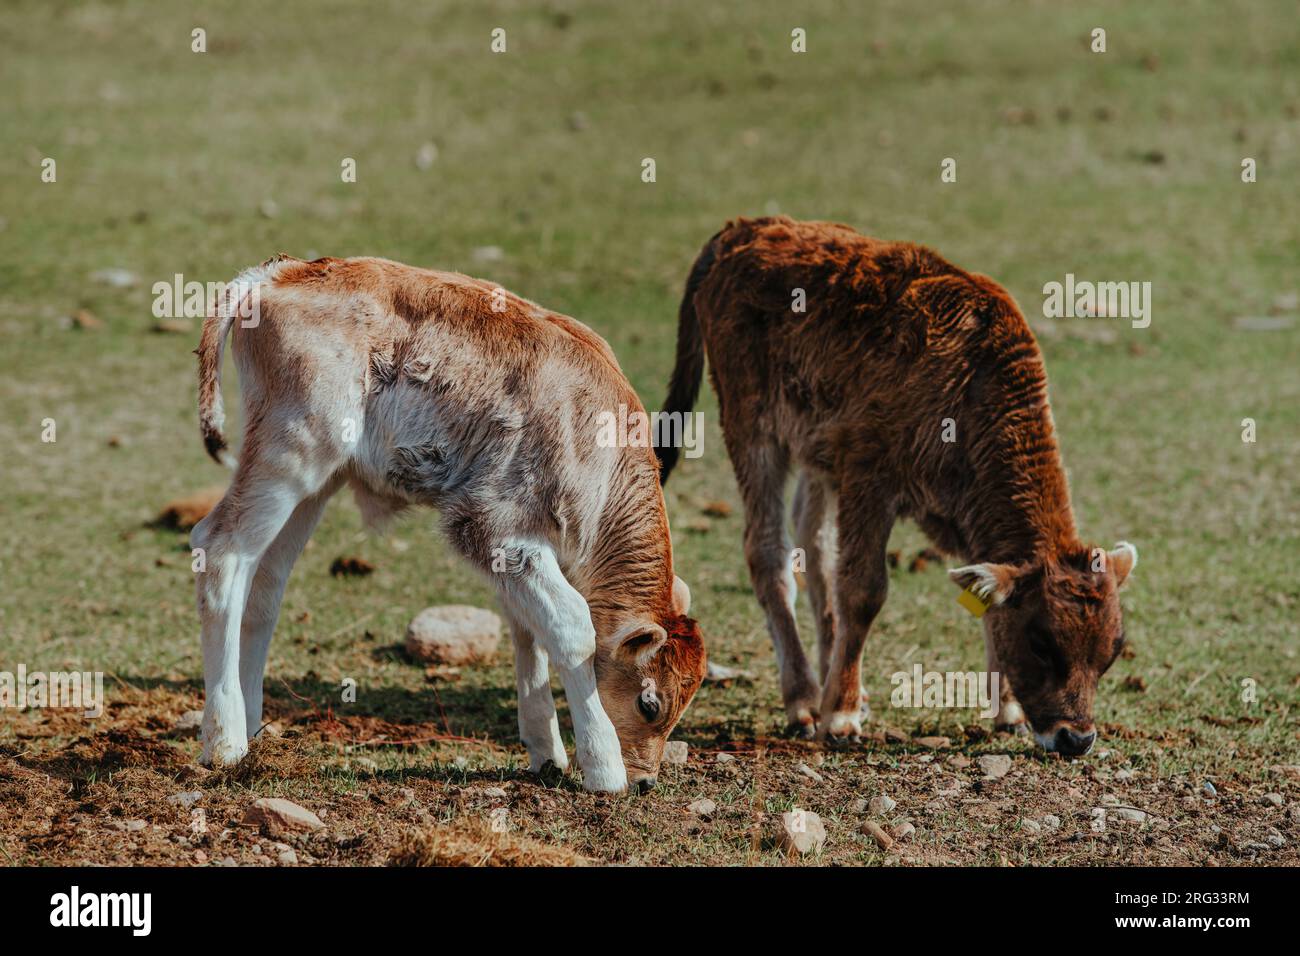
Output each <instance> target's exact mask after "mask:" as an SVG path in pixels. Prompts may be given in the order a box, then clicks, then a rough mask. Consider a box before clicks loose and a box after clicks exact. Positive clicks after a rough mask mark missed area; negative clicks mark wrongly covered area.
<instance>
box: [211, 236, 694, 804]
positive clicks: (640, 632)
mask: <svg viewBox="0 0 1300 956" xmlns="http://www.w3.org/2000/svg"><path fill="white" fill-rule="evenodd" d="M232 288H234V289H235V290H237V291H236V292H235V294H234V295H233V296H231V297H230V298H229V300H228V301H226V302H225V303H224V304H223V307H222V308H220V309H214V311H213V313H212V314H211V315H209V317H208V319H207V320H206V321H205V323H204V326H203V335H202V340H201V343H200V346H199V349H198V355H199V412H200V421H201V424H202V429H203V437H204V441H205V443H206V445H207V448H208V451H209V453H211V454H212V456H213V457H214V458H217V459H218V460H226V459H227V458H228V457H229V456H228V454H227V452H226V451H225V447H226V444H225V439H224V437H223V435H222V431H221V427H222V421H223V414H222V408H221V356H222V349H223V345H224V342H225V338H226V335H227V333H228V332H229V331H230V330H231V329H232V327H233V333H231V340H232V345H231V347H232V351H233V354H234V357H235V362H236V365H237V366H238V369H239V374H240V380H241V385H242V393H243V408H244V442H243V447H242V449H241V452H240V456H239V461H238V464H237V466H236V468H235V473H234V477H233V480H232V481H231V484H230V488H229V490H228V491H227V492H226V494H225V497H224V498H222V500H221V502H220V503H219V504H218V505H217V506H216V507H215V508H214V509H213V511H212V512H211V513H210V514H209V515H208V516H207V517H206V518H204V519H203V521H201V522H200V523H199V524H198V525H197V526H196V527H195V529H194V532H193V535H192V538H191V543H192V545H193V546H194V547H196V548H202V549H204V551H205V552H206V568H207V569H206V571H205V572H203V573H201V574H199V575H198V608H199V616H200V618H201V621H202V643H203V671H204V685H205V689H206V701H205V706H204V716H203V733H202V736H203V753H202V758H201V759H202V760H203V761H204V762H206V763H211V764H217V765H226V764H232V763H235V762H237V761H239V760H240V759H241V758H242V757H243V756H244V754H245V753H246V752H247V749H248V745H247V741H248V739H249V738H250V737H251V736H252V735H254V734H255V733H256V732H257V731H258V729H259V728H260V724H261V717H262V676H263V672H264V670H265V667H266V657H267V648H268V646H269V645H270V641H271V634H272V631H273V629H274V627H275V622H276V618H277V616H278V614H279V608H280V599H281V596H282V595H283V593H284V587H285V582H286V580H287V579H288V577H289V571H290V569H291V568H292V567H293V564H294V561H295V560H296V559H297V557H298V555H299V553H300V552H301V551H302V548H303V545H304V544H305V543H306V541H307V539H308V538H309V537H310V535H311V533H312V529H313V528H314V527H315V525H316V522H317V520H318V519H319V518H320V515H321V512H322V510H323V509H324V507H325V503H326V501H328V500H329V498H330V496H331V495H332V494H334V492H335V491H337V490H338V489H339V488H340V487H341V486H342V485H344V484H347V485H350V486H351V488H352V490H353V493H354V495H355V497H356V500H357V503H358V505H359V506H360V508H361V511H362V513H363V516H364V517H365V518H366V519H367V521H368V522H371V523H374V522H376V521H380V520H382V519H384V518H386V517H388V516H390V515H392V514H394V513H396V512H399V511H401V510H402V509H404V508H406V507H408V506H410V505H414V504H422V505H430V506H433V507H435V508H437V509H438V511H439V512H440V514H441V519H442V526H443V529H444V531H445V533H446V536H447V538H448V539H449V540H450V542H451V544H452V545H453V547H455V548H456V550H458V551H459V552H460V553H461V554H462V555H463V556H464V557H465V558H466V559H467V560H468V561H469V562H470V563H471V564H472V565H474V566H475V567H477V568H479V569H480V570H481V571H483V572H484V573H485V574H487V576H488V577H489V579H490V580H491V581H492V582H493V583H494V584H495V586H496V591H497V594H498V596H499V599H500V602H501V605H502V607H503V609H504V611H505V614H506V616H507V618H508V619H509V622H510V626H511V633H512V636H513V638H514V643H515V668H516V677H517V682H518V690H519V730H520V735H521V736H522V738H523V742H524V744H525V746H526V747H527V748H528V754H529V762H530V766H531V767H532V768H533V769H534V770H540V769H541V767H542V766H543V765H544V764H545V763H547V762H550V763H554V764H556V765H558V766H559V767H561V768H563V767H565V766H567V764H568V760H567V757H566V755H565V750H564V745H563V743H562V741H561V738H560V732H559V724H558V720H557V717H556V711H555V703H554V701H553V700H552V697H551V689H550V679H549V674H548V661H549V663H550V664H553V665H554V666H555V667H556V668H557V670H558V671H559V674H560V678H561V680H562V682H563V684H564V688H565V693H566V696H567V699H568V704H569V709H570V711H571V713H572V716H573V723H574V731H575V737H576V749H577V758H578V763H579V765H580V766H581V768H582V770H583V782H584V785H585V786H586V787H587V788H589V789H592V790H601V791H617V790H621V789H624V788H625V787H626V785H627V781H628V778H629V776H630V777H631V779H632V781H633V782H634V783H636V784H638V785H639V787H640V788H641V789H648V787H649V786H651V785H653V783H654V778H655V773H656V771H657V769H658V766H659V762H660V759H661V757H662V754H663V746H664V741H665V739H666V738H667V736H668V734H669V732H670V731H671V730H672V728H673V726H674V725H675V724H676V723H677V720H678V718H679V717H680V716H681V714H682V711H683V710H684V709H685V708H686V705H687V704H688V703H689V702H690V699H691V697H692V695H693V694H694V693H695V691H696V689H697V688H698V687H699V685H700V682H701V680H702V678H703V674H704V666H705V661H704V646H703V642H702V640H701V637H700V633H699V628H698V627H697V625H696V623H695V622H694V621H693V620H691V619H690V618H689V617H687V616H686V612H687V610H688V604H689V592H688V591H687V589H686V587H685V585H684V584H683V583H682V582H681V581H680V580H678V579H676V578H675V577H674V575H673V564H672V546H671V542H670V540H669V535H668V520H667V517H666V515H665V511H664V504H663V495H662V492H661V491H660V487H659V482H658V475H657V464H656V462H655V458H654V454H653V453H652V451H651V450H650V449H649V448H648V447H604V445H603V444H602V442H600V441H599V440H598V435H599V434H600V429H601V425H602V423H603V422H604V421H605V419H606V417H607V415H620V414H621V415H631V414H633V413H638V412H640V413H641V414H644V412H643V410H642V406H641V403H640V402H639V401H638V399H637V397H636V394H635V393H634V392H633V391H632V388H631V387H630V386H629V384H628V382H627V380H626V379H625V378H624V376H623V374H622V371H621V370H620V369H619V366H618V363H617V361H616V360H615V359H614V355H613V353H612V352H611V351H610V349H609V347H608V345H606V343H605V342H604V341H603V340H602V339H601V338H600V337H599V336H597V335H596V334H595V333H593V332H592V331H591V330H590V329H588V328H587V327H586V326H584V325H582V324H581V323H579V322H576V321H574V320H573V319H570V318H568V317H566V316H562V315H558V314H556V313H554V312H550V311H547V310H546V309H543V308H541V307H539V306H537V305H535V304H533V303H531V302H527V301H525V300H523V299H521V298H519V297H518V296H515V295H511V294H509V293H506V292H504V291H503V290H501V289H500V288H498V287H496V286H493V285H491V284H490V283H487V282H482V281H479V280H476V279H471V278H468V277H466V276H463V275H457V274H451V273H445V272H431V271H427V270H423V269H416V268H412V267H409V266H404V265H400V264H398V263H395V262H390V261H387V260H384V259H317V260H315V261H313V262H305V261H303V260H300V259H293V258H289V257H285V256H277V257H276V258H274V259H271V260H270V261H268V262H266V263H263V264H262V265H261V266H259V267H257V268H254V269H251V270H248V271H247V272H245V273H244V274H242V275H241V276H240V277H238V278H237V279H236V280H235V281H234V283H232ZM234 299H239V301H238V302H235V301H233V300H234ZM250 303H252V304H253V305H254V306H255V307H254V308H250V307H249V306H250ZM236 319H238V321H236ZM620 424H621V425H622V426H623V427H626V422H623V423H620ZM604 444H608V443H604ZM620 758H621V759H620ZM625 765H626V767H625Z"/></svg>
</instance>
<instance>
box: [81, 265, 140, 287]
mask: <svg viewBox="0 0 1300 956" xmlns="http://www.w3.org/2000/svg"><path fill="white" fill-rule="evenodd" d="M90 278H91V281H92V282H99V283H101V284H103V285H111V286H113V288H115V289H129V288H130V287H131V286H133V285H135V284H136V283H137V282H139V281H140V280H139V279H138V278H137V277H136V275H135V273H133V272H131V271H130V270H128V269H116V268H114V269H99V270H97V271H95V272H92V273H91V274H90Z"/></svg>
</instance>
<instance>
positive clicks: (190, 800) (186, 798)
mask: <svg viewBox="0 0 1300 956" xmlns="http://www.w3.org/2000/svg"><path fill="white" fill-rule="evenodd" d="M202 799H203V791H202V790H187V791H185V792H184V793H173V794H172V795H171V796H170V797H168V798H167V802H168V803H170V804H172V805H173V806H177V807H180V808H181V809H182V810H188V809H189V808H190V807H192V806H194V804H196V803H198V802H199V801H200V800H202Z"/></svg>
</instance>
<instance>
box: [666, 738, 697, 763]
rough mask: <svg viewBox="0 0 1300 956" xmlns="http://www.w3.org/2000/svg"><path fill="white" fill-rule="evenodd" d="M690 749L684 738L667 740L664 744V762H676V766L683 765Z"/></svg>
mask: <svg viewBox="0 0 1300 956" xmlns="http://www.w3.org/2000/svg"><path fill="white" fill-rule="evenodd" d="M690 749H691V748H690V747H689V746H688V745H687V743H686V741H684V740H670V741H668V743H666V744H664V763H671V764H677V765H678V766H682V765H684V764H685V763H686V756H687V754H688V753H690Z"/></svg>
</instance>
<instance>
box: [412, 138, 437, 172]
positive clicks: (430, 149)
mask: <svg viewBox="0 0 1300 956" xmlns="http://www.w3.org/2000/svg"><path fill="white" fill-rule="evenodd" d="M437 159H438V147H437V146H436V145H435V144H433V143H425V144H424V145H423V146H421V147H420V148H419V150H418V151H417V152H416V154H415V168H416V169H421V170H428V169H432V168H433V164H434V163H435V162H436V161H437Z"/></svg>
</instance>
